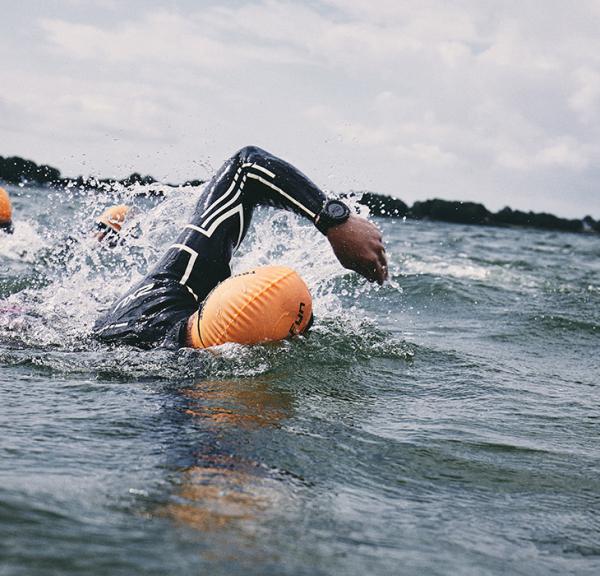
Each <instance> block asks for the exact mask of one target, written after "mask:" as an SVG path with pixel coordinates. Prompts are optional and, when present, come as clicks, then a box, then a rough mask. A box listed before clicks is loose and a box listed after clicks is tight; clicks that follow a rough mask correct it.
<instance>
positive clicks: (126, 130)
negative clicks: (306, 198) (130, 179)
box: [0, 0, 600, 215]
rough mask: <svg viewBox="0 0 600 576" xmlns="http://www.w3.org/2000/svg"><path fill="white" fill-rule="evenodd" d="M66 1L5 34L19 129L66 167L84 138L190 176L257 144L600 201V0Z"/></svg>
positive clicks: (328, 160) (326, 171)
mask: <svg viewBox="0 0 600 576" xmlns="http://www.w3.org/2000/svg"><path fill="white" fill-rule="evenodd" d="M71 2H73V0H71ZM60 4H61V2H60V1H57V5H60ZM69 4H70V5H69V6H67V2H66V0H63V6H64V8H63V9H62V10H60V9H58V10H52V11H50V9H47V10H44V9H43V8H40V13H39V15H36V18H37V24H35V23H34V25H33V28H32V30H33V32H32V35H33V36H32V41H31V43H30V45H29V48H28V52H27V53H23V52H22V51H21V50H20V45H19V41H18V39H17V38H16V37H13V38H11V37H10V36H7V35H5V36H4V37H3V38H2V39H1V40H0V42H2V47H3V49H4V48H6V53H8V54H9V55H11V56H12V57H9V58H7V60H6V62H7V63H6V65H5V71H4V73H5V79H6V83H7V84H8V85H10V86H13V87H16V88H15V89H14V93H10V91H9V92H8V93H7V91H4V93H3V97H2V102H0V104H2V103H3V104H2V105H3V106H4V108H5V109H10V115H11V118H12V120H11V126H12V128H11V129H13V136H14V138H13V142H16V143H18V145H19V146H20V147H22V148H26V147H28V146H29V147H33V148H35V150H39V153H40V154H42V153H44V154H50V155H51V156H52V157H51V158H48V157H45V156H44V157H40V158H39V160H40V161H45V162H48V161H55V162H56V163H57V164H59V165H61V163H62V164H63V165H64V164H67V166H65V171H67V170H71V171H78V170H79V168H80V166H78V165H77V162H78V157H77V156H76V155H75V157H74V158H72V153H71V152H70V151H69V149H68V148H69V146H71V147H73V148H75V149H77V150H85V149H87V150H88V151H89V154H88V156H90V155H92V156H93V157H95V158H97V160H96V165H95V169H97V170H98V171H100V172H105V173H109V174H110V173H114V171H115V170H117V169H118V168H119V166H122V165H123V163H124V162H126V163H127V165H128V166H131V167H135V168H136V169H140V170H147V171H150V172H152V171H155V170H158V171H161V172H163V173H167V174H170V175H171V176H170V177H171V178H172V179H175V178H177V176H178V175H181V176H182V177H191V176H195V175H197V174H195V173H193V172H192V171H194V170H196V169H197V164H194V163H193V162H194V160H196V161H199V159H202V160H207V161H208V162H209V163H210V165H211V166H214V165H218V163H219V162H220V160H221V159H222V158H223V157H225V156H226V155H228V154H229V153H230V152H232V151H233V150H234V149H236V148H238V147H239V146H241V145H244V144H248V143H258V144H261V145H263V146H265V147H267V148H270V149H273V151H275V152H278V153H281V154H282V155H284V156H288V157H290V158H291V159H292V160H294V161H295V162H299V163H300V164H301V167H302V168H304V169H305V170H306V171H307V172H309V173H310V174H311V175H313V177H314V178H315V180H316V181H317V182H318V183H320V184H322V185H326V186H328V187H331V188H335V189H344V188H355V189H365V188H372V189H375V190H377V191H380V192H383V193H389V194H394V195H400V196H401V197H403V198H405V199H406V200H407V201H412V200H415V199H422V198H424V197H433V196H442V197H454V198H461V199H472V200H480V201H484V202H487V203H489V204H490V207H492V208H494V207H498V204H500V203H501V200H499V196H500V194H502V198H503V199H504V198H506V193H505V191H506V190H515V191H517V190H518V192H519V193H518V194H516V192H515V194H516V195H515V199H516V202H518V206H517V207H522V208H533V207H536V206H538V205H539V203H540V202H547V203H548V204H547V206H546V208H547V209H551V208H552V209H555V210H557V211H559V212H563V213H573V211H574V210H575V209H576V207H575V206H574V203H573V201H572V198H574V197H577V198H579V199H580V201H581V202H585V203H586V204H587V205H588V206H589V207H590V208H589V210H587V211H593V210H596V211H597V213H598V215H600V199H599V198H598V194H594V193H592V192H590V191H591V190H593V189H594V188H593V185H592V182H593V179H594V178H595V177H596V172H597V167H598V160H599V152H598V147H599V145H598V144H597V143H598V142H599V141H600V124H599V123H598V122H596V120H597V119H598V117H599V110H600V37H599V36H598V34H597V30H598V29H600V7H599V5H598V3H597V2H593V1H591V0H590V1H587V0H581V1H580V2H577V3H561V2H548V3H545V4H544V9H543V10H540V8H539V5H537V4H535V5H534V3H531V4H530V3H521V4H517V3H511V2H505V3H492V2H480V1H478V0H477V1H476V0H463V1H461V2H453V3H447V2H443V1H442V0H424V1H423V2H418V3H414V2H397V1H395V0H380V1H378V2H372V3H368V2H365V1H364V0H315V1H311V2H309V3H301V2H291V1H289V0H245V1H240V2H236V3H225V4H224V3H218V2H213V1H212V0H206V1H203V2H198V1H193V2H192V1H189V2H187V1H186V0H181V2H178V3H177V4H176V5H174V6H172V7H165V4H162V6H161V7H158V8H157V7H156V5H155V4H154V3H150V2H139V3H136V2H135V1H133V0H132V4H133V5H134V6H135V8H136V9H135V10H134V9H131V10H126V9H125V8H124V6H123V4H121V3H115V2H110V1H104V2H78V3H77V2H75V3H74V4H71V3H69ZM175 6H176V7H175ZM14 14H16V12H15V13H14ZM7 17H8V18H10V17H11V14H10V13H9V14H8V16H7ZM15 17H16V16H15ZM32 118H35V119H36V121H35V122H32ZM19 121H21V122H22V124H23V126H26V127H27V130H26V131H25V130H24V131H23V135H22V136H21V137H20V138H19V134H18V131H15V128H14V127H15V125H18V122H19ZM0 122H1V120H0ZM4 123H5V125H6V124H7V120H5V121H4ZM27 134H29V136H30V137H29V138H28V137H27ZM115 138H117V139H118V141H119V144H118V150H115V148H114V147H115ZM49 141H52V142H53V145H52V146H49V145H48V142H49ZM35 150H34V151H35ZM47 151H50V152H47ZM6 152H7V153H12V151H8V150H7V151H6ZM69 163H71V167H69V166H68V164H69ZM79 171H80V170H79ZM563 182H565V183H568V186H569V191H570V192H569V197H568V198H567V195H566V194H565V196H564V200H562V199H561V198H560V194H555V195H554V196H553V197H552V198H549V197H548V198H547V197H546V196H545V193H546V190H548V189H549V188H551V187H556V186H558V185H559V183H563Z"/></svg>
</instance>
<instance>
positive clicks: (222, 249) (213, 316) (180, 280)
mask: <svg viewBox="0 0 600 576" xmlns="http://www.w3.org/2000/svg"><path fill="white" fill-rule="evenodd" d="M258 205H269V206H274V207H277V208H282V209H286V210H291V211H293V212H295V213H297V214H299V215H301V216H303V217H305V218H307V219H309V220H311V221H312V222H313V223H314V225H315V227H316V228H317V229H318V230H319V231H320V232H321V233H322V234H324V235H325V237H326V238H327V240H328V241H329V243H330V245H331V247H332V249H333V252H334V254H335V255H336V257H337V258H338V260H339V261H340V263H341V264H342V265H343V266H344V267H345V268H348V269H350V270H354V271H356V272H358V273H359V274H361V275H362V276H364V277H365V278H366V279H367V280H369V281H371V282H378V283H379V284H383V282H384V280H385V279H386V278H387V260H386V256H385V249H384V247H383V243H382V238H381V234H380V232H379V230H378V229H377V227H376V226H375V225H373V224H371V223H370V222H368V221H367V220H365V219H363V218H360V217H358V216H356V215H354V214H352V213H351V212H350V210H349V208H348V207H347V206H346V205H345V204H344V203H343V202H341V201H339V200H328V199H327V198H326V196H325V194H324V193H323V192H322V191H321V190H320V189H319V188H317V186H316V185H315V184H313V182H311V181H310V180H309V179H308V178H307V177H306V176H304V174H302V173H301V172H299V171H298V170H297V169H296V168H294V167H293V166H291V165H290V164H288V163H287V162H285V161H284V160H281V159H280V158H277V157H275V156H273V155H271V154H269V153H268V152H265V151H264V150H261V149H260V148H256V147H252V146H248V147H245V148H242V149H241V150H240V151H239V152H238V153H237V154H235V155H234V156H233V157H232V158H230V159H229V160H228V161H227V162H225V164H224V165H223V166H222V167H221V168H220V169H219V170H218V172H217V173H216V174H215V176H214V177H213V178H212V179H211V180H210V181H209V182H208V184H207V185H206V187H205V188H204V189H203V192H202V194H201V196H200V198H199V199H198V202H197V204H196V208H195V211H194V215H193V218H192V221H191V222H190V223H189V224H187V225H186V226H185V227H184V228H183V230H182V231H181V233H180V235H179V237H178V238H177V240H176V241H175V243H174V244H172V245H171V246H170V247H169V248H168V249H167V251H166V253H165V254H164V255H163V257H162V258H161V259H160V260H159V262H158V263H157V264H156V265H155V266H154V268H153V269H152V270H151V271H150V272H149V273H148V274H147V275H146V277H145V278H144V279H143V280H141V281H140V282H138V283H137V284H136V285H134V286H133V287H132V288H131V289H130V290H128V291H127V292H126V293H125V294H124V295H123V296H121V297H120V298H119V299H118V300H117V301H116V302H114V303H113V305H112V306H111V307H110V309H108V310H107V311H106V312H105V313H104V314H103V315H102V316H101V317H100V318H99V319H98V320H97V321H96V324H95V325H94V328H93V334H94V336H95V337H96V338H97V339H99V340H100V341H102V342H106V343H124V344H130V345H134V346H138V347H142V348H151V347H154V346H168V347H193V348H206V347H209V346H213V345H218V344H223V343H225V342H238V343H244V344H254V343H258V342H265V341H274V340H281V339H284V338H287V337H289V336H293V335H295V334H302V333H304V332H306V330H307V329H308V328H309V327H310V324H311V323H312V302H311V297H310V293H309V291H308V288H307V287H306V284H305V283H304V281H303V280H302V279H301V278H300V276H299V275H298V274H297V273H296V272H294V271H293V270H291V269H289V268H286V267H283V266H266V267H263V268H258V269H256V270H253V271H251V272H249V273H246V274H241V275H239V276H234V277H231V270H230V267H229V263H230V260H231V257H232V254H233V252H234V251H235V250H236V249H237V248H238V247H239V245H240V244H241V242H242V240H243V239H244V237H245V235H246V232H247V231H248V227H249V224H250V219H251V218H252V212H253V210H254V208H255V207H256V206H258Z"/></svg>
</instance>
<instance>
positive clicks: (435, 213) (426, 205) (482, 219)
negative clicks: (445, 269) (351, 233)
mask: <svg viewBox="0 0 600 576" xmlns="http://www.w3.org/2000/svg"><path fill="white" fill-rule="evenodd" d="M2 182H5V183H7V184H15V185H21V186H31V185H32V186H42V187H53V188H77V189H80V190H90V189H111V188H114V187H117V186H125V187H129V186H133V185H135V184H142V185H150V184H158V186H157V188H156V189H155V190H153V191H152V192H151V193H152V194H157V195H160V194H161V193H162V192H161V190H160V185H164V186H198V185H200V184H202V183H203V180H188V181H186V182H183V183H182V184H166V183H164V182H157V181H156V180H155V179H154V178H153V177H152V176H149V175H146V176H142V175H141V174H139V173H137V172H134V173H133V174H131V175H130V176H128V177H127V178H123V179H121V180H117V179H114V178H104V179H98V178H94V177H84V176H78V177H76V178H66V177H64V176H62V175H61V172H60V170H58V169H57V168H54V167H52V166H48V165H46V164H36V163H35V162H33V161H31V160H25V159H24V158H20V157H18V156H11V157H8V158H4V157H2V156H0V183H2ZM352 195H354V196H357V197H359V200H358V202H359V203H360V204H363V205H365V206H368V207H369V209H370V211H371V214H372V215H374V216H379V217H388V218H410V219H413V220H438V221H442V222H450V223H456V224H475V225H477V224H478V225H487V226H507V227H508V226H511V227H525V228H540V229H544V230H557V231H564V232H596V233H600V220H594V218H592V217H591V216H585V217H584V218H582V219H576V218H575V219H568V218H560V217H558V216H555V215H553V214H548V213H545V212H531V211H530V212H522V211H521V210H513V209H511V208H509V207H506V208H503V209H502V210H500V211H499V212H490V211H489V210H488V209H487V208H486V207H485V206H484V205H483V204H480V203H477V202H461V201H452V200H441V199H438V198H435V199H432V200H424V201H418V202H415V203H414V204H413V205H412V206H409V205H408V204H406V203H405V202H403V201H402V200H400V199H399V198H393V197H391V196H386V195H383V194H377V193H374V192H364V193H353V194H352ZM345 196H346V197H348V196H350V195H349V194H346V195H345Z"/></svg>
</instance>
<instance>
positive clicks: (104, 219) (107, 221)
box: [96, 204, 129, 247]
mask: <svg viewBox="0 0 600 576" xmlns="http://www.w3.org/2000/svg"><path fill="white" fill-rule="evenodd" d="M128 212H129V206H127V205H126V204H117V205H116V206H110V207H109V208H107V209H106V210H105V211H104V212H102V214H100V216H99V217H98V220H96V239H97V240H98V242H102V241H103V240H105V241H106V242H108V245H109V246H111V247H112V246H115V245H116V244H117V243H118V237H119V232H120V231H121V228H122V227H123V223H124V222H125V218H126V216H127V213H128Z"/></svg>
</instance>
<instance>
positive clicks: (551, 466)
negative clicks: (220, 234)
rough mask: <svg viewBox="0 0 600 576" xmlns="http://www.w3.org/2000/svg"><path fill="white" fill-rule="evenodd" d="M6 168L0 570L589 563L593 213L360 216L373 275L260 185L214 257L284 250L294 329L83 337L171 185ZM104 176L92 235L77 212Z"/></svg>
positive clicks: (166, 217)
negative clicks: (174, 340) (379, 254)
mask: <svg viewBox="0 0 600 576" xmlns="http://www.w3.org/2000/svg"><path fill="white" fill-rule="evenodd" d="M11 193H12V194H13V197H14V204H15V212H16V218H15V223H16V233H15V235H14V236H13V237H10V238H6V237H3V238H2V239H1V241H0V298H1V300H0V308H2V315H1V316H0V364H1V365H2V370H1V371H0V405H1V406H2V408H1V409H0V430H1V438H2V441H1V443H0V449H1V454H2V457H1V459H0V574H1V575H2V576H8V575H11V576H12V575H17V574H23V575H27V576H33V575H38V574H44V575H46V574H60V575H65V574H77V575H79V574H99V575H105V574H111V575H121V574H122V575H130V574H156V575H164V574H181V575H187V574H190V575H192V574H193V575H195V574H201V573H209V574H215V575H219V574H227V575H230V574H244V575H245V576H247V575H248V574H260V575H262V574H278V575H280V574H282V575H287V574H290V575H292V574H293V575H296V574H298V575H299V574H307V575H311V576H313V575H321V574H323V575H325V574H327V575H338V574H344V575H364V574H370V575H371V574H373V575H379V574H415V575H417V574H418V575H434V574H473V575H482V574H483V575H487V574H489V575H492V574H526V575H528V576H531V575H535V574H540V575H547V574H561V575H562V574H578V575H580V574H590V575H591V574H594V575H595V574H598V573H599V570H600V474H599V473H600V459H599V456H600V448H599V446H598V436H599V435H598V431H599V426H600V413H599V411H598V401H597V396H598V374H599V371H598V358H597V355H598V352H599V351H600V347H599V343H600V339H599V336H600V311H599V310H600V264H599V262H600V259H599V257H600V242H599V240H598V237H593V236H584V235H572V234H554V233H551V232H540V231H528V230H508V229H496V228H485V227H466V226H465V227H463V226H456V225H446V224H442V223H423V222H419V223H415V222H402V221H392V220H382V221H379V222H378V224H379V225H380V226H381V228H382V229H383V231H384V235H385V238H386V242H387V250H388V254H389V256H390V259H391V270H392V281H391V282H390V283H388V284H387V285H386V286H384V287H383V288H378V287H376V286H371V285H367V284H366V283H365V282H363V281H362V280H360V279H358V278H357V277H356V276H355V275H353V274H349V273H346V272H345V271H344V270H342V269H341V268H340V267H339V266H338V265H337V263H336V261H335V258H334V257H333V256H332V255H331V253H330V250H329V249H328V248H327V246H326V245H325V244H324V243H323V240H322V237H321V236H320V235H319V234H318V233H317V232H313V231H312V230H311V229H310V228H307V226H306V225H305V224H303V223H300V222H299V221H298V220H297V219H296V218H295V217H294V216H290V215H288V214H283V213H276V212H272V211H264V212H262V213H260V214H258V217H257V218H256V220H255V226H254V228H253V230H252V231H251V233H250V235H249V237H248V239H247V241H246V242H245V244H244V246H243V251H242V252H241V253H240V254H239V255H238V256H236V259H235V262H234V269H235V271H243V270H246V269H249V268H252V267H254V266H256V265H260V264H266V263H269V262H273V263H281V264H287V265H292V266H293V267H295V268H296V269H298V270H299V271H300V273H301V274H302V275H303V276H304V277H305V278H306V279H307V282H308V284H309V286H310V287H311V289H312V291H313V296H314V299H315V314H316V317H317V321H316V324H315V327H314V329H313V330H312V333H311V335H310V336H309V337H308V338H305V339H298V340H296V341H294V342H285V343H281V344H271V345H264V346H256V347H240V346H234V345H226V346H223V347H221V348H219V349H216V350H210V351H191V350H180V351H178V352H171V351H159V350H156V351H138V350H136V349H134V348H127V347H122V348H114V349H109V348H105V347H102V346H100V345H98V344H96V343H94V342H93V341H92V340H90V338H89V329H90V326H91V324H92V323H93V320H94V318H95V316H96V315H97V314H98V311H99V310H100V309H101V308H102V307H104V306H108V305H109V304H110V302H111V301H112V300H113V299H114V298H115V297H116V296H117V295H118V294H119V293H121V292H122V291H123V290H124V289H125V288H126V287H127V286H129V285H130V284H131V283H132V282H134V281H136V280H137V279H138V278H139V277H140V276H141V274H143V272H144V270H145V269H146V268H147V266H148V263H150V262H152V261H154V260H155V259H156V257H157V255H158V254H160V251H161V249H162V247H164V246H165V244H166V243H167V242H169V241H170V240H171V239H172V238H173V237H174V235H175V234H176V232H177V230H178V228H179V227H180V226H181V225H182V224H183V223H185V221H186V219H187V218H188V217H189V213H190V212H191V210H192V208H193V204H194V198H195V197H196V195H197V191H195V190H194V189H191V188H188V189H183V190H176V189H174V190H169V191H168V193H167V195H166V197H165V198H164V199H160V198H155V199H147V198H146V199H144V198H139V197H134V196H132V195H131V194H128V193H127V192H123V193H122V194H120V195H114V194H108V193H102V194H100V193H99V194H95V195H89V194H84V193H79V192H77V191H72V193H68V194H66V193H53V194H51V195H50V196H48V192H47V191H41V190H25V189H22V190H21V189H11ZM122 200H125V201H127V202H130V203H133V204H135V206H136V212H135V213H134V214H133V217H132V218H131V219H130V220H129V221H128V226H127V230H128V231H129V232H130V236H129V238H128V240H127V243H126V244H124V245H122V246H118V247H116V248H115V249H114V250H109V249H107V248H106V247H103V246H99V245H97V243H95V242H94V241H93V240H92V239H91V238H90V237H89V233H88V232H87V230H88V229H89V227H90V223H91V221H93V217H94V215H97V214H98V213H99V212H100V211H101V210H102V209H103V208H104V207H105V206H106V205H109V204H111V203H116V202H117V201H122ZM67 236H71V237H72V238H74V239H75V240H76V241H75V242H71V243H70V244H71V245H70V247H68V246H67V244H68V243H67V242H66V241H65V238H66V237H67Z"/></svg>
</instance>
